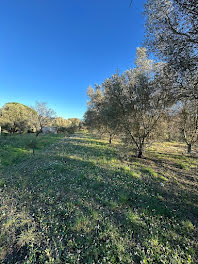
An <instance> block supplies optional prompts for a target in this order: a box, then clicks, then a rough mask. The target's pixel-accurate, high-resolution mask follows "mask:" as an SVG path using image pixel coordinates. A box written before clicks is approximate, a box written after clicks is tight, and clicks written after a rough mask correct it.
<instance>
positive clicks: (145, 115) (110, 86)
mask: <svg viewBox="0 0 198 264" xmlns="http://www.w3.org/2000/svg"><path fill="white" fill-rule="evenodd" d="M163 69H164V66H163V65H161V64H160V63H153V62H152V61H151V60H149V59H148V57H147V53H146V49H145V48H137V58H136V67H135V68H134V69H130V70H128V71H126V72H125V73H124V74H122V75H121V76H119V75H118V74H115V75H113V76H112V77H111V78H109V79H107V80H105V82H104V83H103V84H102V86H103V89H104V97H105V99H106V102H107V103H108V106H109V107H110V109H111V111H112V113H114V115H113V116H112V118H113V119H114V120H115V121H116V122H117V124H118V125H119V127H120V128H121V130H122V131H123V133H124V135H125V136H126V137H127V138H128V143H129V144H132V145H135V147H136V150H137V156H138V157H139V158H141V157H142V155H143V150H144V147H145V144H146V143H147V142H148V141H149V139H150V138H151V137H152V136H153V134H154V132H155V128H156V126H157V123H158V121H159V119H160V117H161V116H162V114H163V112H164V109H165V108H166V106H167V105H168V104H169V102H170V101H171V100H170V95H169V93H168V89H167V88H168V87H167V80H166V78H164V75H163Z"/></svg>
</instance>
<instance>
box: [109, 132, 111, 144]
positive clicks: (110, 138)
mask: <svg viewBox="0 0 198 264" xmlns="http://www.w3.org/2000/svg"><path fill="white" fill-rule="evenodd" d="M111 142H112V136H111V134H110V135H109V144H111Z"/></svg>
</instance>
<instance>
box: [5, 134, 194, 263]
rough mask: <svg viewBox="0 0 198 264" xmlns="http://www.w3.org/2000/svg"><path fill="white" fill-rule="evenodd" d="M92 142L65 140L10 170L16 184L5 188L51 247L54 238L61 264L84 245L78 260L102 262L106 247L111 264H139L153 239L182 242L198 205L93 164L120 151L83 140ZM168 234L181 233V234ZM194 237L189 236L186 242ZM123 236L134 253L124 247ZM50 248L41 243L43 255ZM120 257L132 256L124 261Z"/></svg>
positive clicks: (172, 243) (173, 245) (174, 245)
mask: <svg viewBox="0 0 198 264" xmlns="http://www.w3.org/2000/svg"><path fill="white" fill-rule="evenodd" d="M79 142H80V144H79ZM88 142H89V143H90V141H88ZM88 142H86V141H83V140H79V139H76V140H75V139H74V138H71V139H68V140H65V141H64V142H63V143H61V144H64V146H61V153H59V149H53V150H51V151H50V152H49V153H45V155H38V156H36V157H34V158H32V159H31V160H26V161H25V162H24V164H23V166H18V167H16V168H15V171H13V172H10V174H9V175H7V177H12V181H11V182H9V178H8V179H7V189H5V191H6V192H9V193H11V194H12V195H13V194H15V197H16V199H18V203H19V204H20V205H21V206H22V207H23V205H24V204H25V206H26V208H28V210H29V211H30V213H31V215H33V216H34V219H35V221H36V222H37V223H39V228H40V232H43V234H44V236H45V237H46V238H47V239H49V241H51V242H50V243H51V244H50V247H53V246H54V247H55V244H53V242H52V241H56V243H57V244H56V247H57V245H58V247H59V253H60V259H61V261H62V262H64V261H66V260H67V253H68V251H69V252H70V254H72V252H73V253H75V254H76V251H77V250H80V253H79V256H78V258H79V263H91V262H90V256H91V261H95V262H96V261H98V262H100V261H102V259H103V258H105V257H106V256H107V255H108V252H111V256H110V262H109V263H130V262H129V260H130V259H131V261H135V262H136V263H139V262H140V260H141V261H142V260H143V257H142V258H141V254H140V255H139V257H138V256H137V254H135V252H136V251H137V250H138V249H137V248H138V247H142V249H144V248H145V247H146V243H147V242H148V241H149V240H150V239H151V237H153V236H159V239H160V240H161V242H162V243H165V242H166V241H169V243H170V244H171V246H172V250H173V251H174V250H175V249H176V247H177V246H178V245H180V246H181V247H183V240H182V236H183V232H184V231H183V229H182V228H180V227H179V224H181V223H182V222H185V221H186V220H189V219H190V220H191V221H192V222H193V221H194V219H195V218H196V217H197V207H196V205H195V204H194V203H192V201H191V200H181V199H180V198H179V197H177V196H175V194H169V193H167V191H166V190H165V189H163V187H161V186H160V185H159V182H157V181H155V180H151V179H148V180H147V181H144V179H136V178H133V177H132V176H131V175H128V174H127V173H123V171H122V170H121V169H113V168H110V167H107V166H106V167H105V166H103V164H100V163H95V162H93V160H94V159H97V158H101V157H103V156H106V158H107V159H109V157H111V156H112V157H115V158H116V157H117V154H116V152H115V151H114V150H113V149H109V148H108V149H105V148H103V146H104V145H99V147H98V148H97V149H96V146H95V144H96V142H94V141H91V144H90V146H87V145H83V143H86V144H87V143H88ZM92 142H93V143H92ZM184 194H185V191H184ZM189 203H190V204H191V207H189ZM173 224H174V225H173ZM169 232H170V233H175V232H176V233H177V237H176V238H174V237H171V236H169V235H168V234H169ZM192 235H193V232H191V233H190V232H189V233H185V236H186V239H187V240H188V239H189V240H190V239H192ZM131 237H133V239H131ZM60 238H61V240H60ZM93 241H94V243H95V247H93V245H94V243H93ZM109 241H110V242H109ZM120 241H121V244H124V245H123V247H124V248H126V249H128V251H126V249H122V250H120V249H119V248H120V247H121V245H120V244H119V243H120ZM175 241H177V243H176V242H175ZM134 242H135V245H134ZM108 243H110V244H108ZM63 245H64V246H63ZM136 245H137V247H136ZM45 246H46V245H45V244H44V245H43V248H42V247H41V248H40V252H43V253H42V254H44V252H45ZM96 249H97V250H96ZM54 252H55V250H54ZM13 254H14V253H13ZM21 254H22V253H21ZM53 254H54V255H55V253H53ZM53 254H52V255H53ZM171 254H172V253H171ZM19 255H20V254H19ZM121 256H122V258H128V260H126V261H125V262H122V260H120V258H121ZM40 257H41V253H37V256H36V258H37V260H36V261H38V260H39V261H41V260H40V259H41V258H40ZM46 258H47V257H46ZM138 258H139V259H138ZM9 259H12V257H11V256H9ZM74 261H77V260H74ZM127 261H128V262H127ZM138 261H139V262H138ZM7 263H8V262H7ZM10 263H13V262H10ZM39 263H40V262H39ZM41 263H42V262H41ZM43 263H44V262H43ZM73 263H78V262H73Z"/></svg>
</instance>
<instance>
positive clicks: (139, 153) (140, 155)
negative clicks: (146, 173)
mask: <svg viewBox="0 0 198 264" xmlns="http://www.w3.org/2000/svg"><path fill="white" fill-rule="evenodd" d="M142 154H143V153H142V149H138V158H140V159H141V158H142Z"/></svg>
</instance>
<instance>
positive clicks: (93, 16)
mask: <svg viewBox="0 0 198 264" xmlns="http://www.w3.org/2000/svg"><path fill="white" fill-rule="evenodd" d="M144 2H145V1H144V0H133V5H132V7H131V8H129V3H130V0H75V1H74V0H0V106H2V105H3V104H4V103H6V102H20V103H23V104H27V105H34V103H35V101H40V102H47V103H48V105H49V107H51V108H53V109H54V110H55V111H56V113H57V115H58V116H63V117H65V118H69V117H79V118H82V117H83V114H84V112H85V111H86V102H87V96H86V90H87V88H88V86H89V85H94V84H95V83H101V82H102V81H103V80H104V79H105V78H107V77H109V76H110V75H112V74H113V73H115V72H116V70H117V69H119V70H120V71H121V72H122V71H124V70H126V69H127V68H129V67H130V66H132V65H133V61H134V57H135V52H136V47H137V46H141V45H142V42H143V37H144V21H143V15H142V11H143V4H144Z"/></svg>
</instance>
